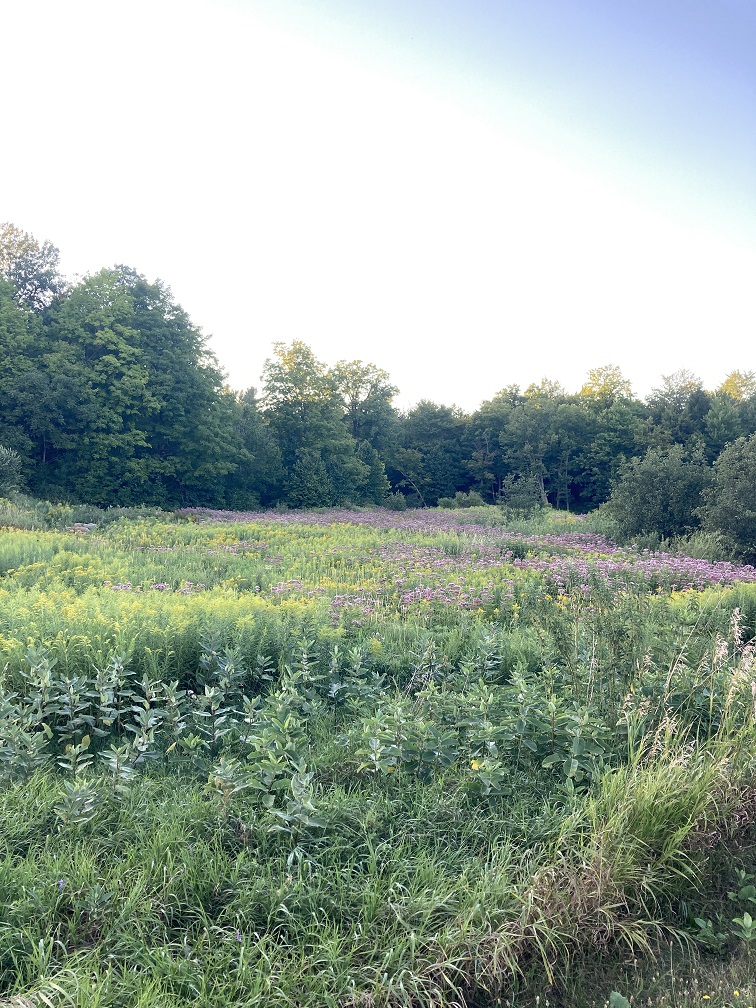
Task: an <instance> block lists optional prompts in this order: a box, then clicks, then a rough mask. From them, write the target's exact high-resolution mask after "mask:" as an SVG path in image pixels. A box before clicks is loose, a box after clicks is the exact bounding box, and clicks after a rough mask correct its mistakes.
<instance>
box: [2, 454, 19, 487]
mask: <svg viewBox="0 0 756 1008" xmlns="http://www.w3.org/2000/svg"><path fill="white" fill-rule="evenodd" d="M20 486H21V456H20V455H19V454H18V452H17V451H14V450H13V449H12V448H5V447H4V446H3V445H0V497H7V496H8V494H11V493H15V492H16V490H18V488H19V487H20Z"/></svg>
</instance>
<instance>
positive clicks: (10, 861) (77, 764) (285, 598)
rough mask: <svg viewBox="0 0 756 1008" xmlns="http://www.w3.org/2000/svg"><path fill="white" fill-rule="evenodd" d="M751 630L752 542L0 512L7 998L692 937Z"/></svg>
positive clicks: (122, 997)
mask: <svg viewBox="0 0 756 1008" xmlns="http://www.w3.org/2000/svg"><path fill="white" fill-rule="evenodd" d="M754 635H756V569H754V568H753V567H738V566H735V565H732V564H726V563H708V562H706V561H702V560H697V559H692V558H685V557H674V556H670V555H668V554H660V553H649V552H642V553H639V552H636V551H633V550H631V549H622V548H619V547H618V546H616V545H615V544H614V543H612V542H611V541H609V540H608V539H607V538H606V537H605V536H603V535H601V534H599V533H597V532H595V531H592V529H591V525H590V522H589V521H580V520H577V519H569V518H568V519H566V520H557V519H556V518H553V519H551V520H550V521H547V522H541V523H532V524H530V525H527V524H523V525H521V526H519V527H507V526H506V525H505V524H504V520H503V517H502V514H501V512H499V511H498V510H497V509H496V508H493V507H491V508H481V509H471V510H468V511H464V512H460V511H456V512H453V511H416V512H413V511H405V512H401V513H392V512H389V511H382V510H378V509H376V510H373V511H327V512H309V513H301V512H300V513H294V512H284V513H281V514H274V513H265V514H230V513H223V512H212V511H200V510H198V511H191V510H188V511H185V512H182V513H181V514H178V515H176V516H165V517H164V518H142V519H136V520H127V519H122V520H120V521H116V522H112V523H110V524H103V525H100V526H97V527H95V528H93V529H91V530H90V531H87V532H86V533H84V534H81V533H75V532H66V531H46V530H35V529H30V530H26V531H24V530H19V529H5V530H2V531H0V669H2V678H1V680H0V687H1V692H0V774H2V778H3V784H2V793H1V794H0V829H1V839H0V844H2V850H3V861H2V865H0V920H1V921H2V922H3V923H2V924H1V925H0V994H2V996H4V997H6V998H8V999H9V1000H8V1001H7V1004H9V1005H10V1004H22V1003H23V1001H21V1000H18V999H19V998H21V997H24V998H26V999H27V1000H28V1002H29V1003H31V1004H44V1003H52V1004H55V1005H58V1004H60V1005H68V1004H71V1005H81V1006H85V1005H86V1006H119V1008H120V1006H124V1008H126V1006H136V1005H144V1006H147V1005H150V1006H154V1005H159V1006H166V1008H178V1006H183V1005H188V1004H191V1005H201V1006H207V1008H210V1006H212V1008H216V1006H217V1008H220V1006H250V1008H251V1006H257V1005H261V1006H262V1005H265V1006H285V1005H286V1006H288V1005H302V1006H305V1005H307V1006H315V1005H333V1006H337V1005H339V1006H364V1008H372V1006H380V1005H406V1006H410V1005H411V1006H427V1008H430V1006H452V1005H459V1006H462V1005H466V1006H470V1008H472V1006H478V1008H484V1006H488V1005H494V1004H498V1003H503V1002H504V1000H506V999H508V998H510V997H511V992H512V990H513V989H514V987H515V985H516V984H517V983H520V984H521V983H522V977H523V976H527V975H528V973H529V971H532V970H534V969H536V968H537V969H540V970H541V971H542V972H543V973H544V975H545V976H546V977H547V979H548V980H553V982H554V983H555V984H557V985H558V984H559V982H560V977H562V976H563V974H564V970H565V967H566V965H567V963H568V961H569V960H570V958H574V957H575V956H578V957H579V956H580V955H582V954H584V953H585V952H586V951H589V952H590V951H592V952H593V953H595V950H596V948H597V947H600V948H607V949H609V950H612V949H614V948H615V947H616V946H617V945H618V944H621V943H626V944H628V946H633V947H635V948H636V949H637V948H641V949H642V948H643V947H644V946H647V945H649V944H651V943H653V941H654V940H656V939H657V938H658V937H659V935H662V936H668V935H670V934H675V933H680V934H686V935H688V936H689V938H690V941H691V942H694V943H698V944H699V945H701V946H702V947H703V946H704V944H705V942H706V940H707V934H705V933H704V932H705V931H706V929H705V928H703V929H702V927H701V926H699V925H698V924H696V923H695V917H696V916H697V911H696V905H695V900H691V898H690V894H691V892H695V891H696V888H697V887H702V886H703V885H704V883H705V880H706V879H707V877H708V876H709V873H710V866H711V864H712V863H713V862H714V860H715V855H716V852H717V851H718V850H719V849H720V848H721V847H722V846H723V845H725V846H726V845H727V843H729V842H730V841H733V840H736V839H737V838H738V837H740V836H743V835H745V834H746V833H747V830H748V828H749V826H750V825H751V822H752V820H753V819H754V818H756V790H755V789H754V754H755V752H756V750H755V749H754V692H753V690H754V687H753V680H754V678H756V676H755V674H754V648H753V643H752V641H753V639H754ZM741 881H742V885H741V886H740V887H739V888H738V890H737V892H736V897H737V898H736V899H735V901H733V908H732V909H733V912H732V913H731V914H730V917H731V918H734V917H735V916H736V912H737V913H739V914H741V915H743V914H746V913H747V910H748V906H749V905H750V904H749V903H748V900H749V899H750V898H751V895H753V897H754V899H753V900H752V902H756V890H754V892H753V894H749V893H748V892H746V894H745V895H742V896H741V890H743V891H745V890H746V889H747V886H748V885H749V883H750V880H749V879H745V878H744V879H742V880H741ZM751 888H753V886H751ZM684 900H687V902H686V903H685V907H686V909H681V907H682V905H683V903H682V901H684ZM741 904H742V905H741ZM741 920H742V922H743V923H742V925H741V928H740V931H738V928H737V927H733V926H732V925H730V930H729V931H727V932H725V933H723V934H722V940H721V941H720V942H719V949H720V951H721V952H728V951H732V950H735V949H737V948H739V947H740V945H741V944H742V943H744V942H745V943H746V944H747V943H748V942H749V941H750V939H747V937H746V931H747V928H746V922H745V917H742V916H741ZM709 923H712V922H711V921H710V922H709ZM712 926H713V925H712ZM710 944H711V943H710ZM707 947H708V946H707ZM749 947H750V946H749ZM539 964H540V965H539ZM608 995H609V991H608V990H607V992H606V996H607V998H608ZM14 997H16V999H17V1000H15V1001H14V1000H13V998H14ZM45 999H47V1000H45ZM498 999H502V1000H501V1001H499V1000H498ZM711 1003H712V1004H715V1003H716V1001H711ZM0 1004H3V1002H1V1001H0Z"/></svg>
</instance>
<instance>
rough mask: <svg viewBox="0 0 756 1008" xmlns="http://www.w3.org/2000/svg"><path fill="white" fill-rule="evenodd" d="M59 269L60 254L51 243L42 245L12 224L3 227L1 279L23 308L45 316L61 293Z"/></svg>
mask: <svg viewBox="0 0 756 1008" xmlns="http://www.w3.org/2000/svg"><path fill="white" fill-rule="evenodd" d="M59 265H60V253H59V252H58V250H57V249H56V248H55V246H54V245H53V244H52V243H51V242H49V241H46V242H42V243H41V244H40V243H39V242H38V241H37V239H36V238H34V236H33V235H30V234H28V233H27V232H26V231H22V230H21V229H20V228H18V227H16V226H15V224H11V223H10V222H9V221H6V222H5V223H4V224H0V276H1V277H2V278H3V279H4V280H6V281H7V282H8V283H10V285H11V287H12V288H13V292H14V296H15V298H16V300H17V302H18V303H19V304H20V305H22V307H24V308H28V309H29V310H30V311H34V312H42V311H44V310H45V308H47V307H48V306H49V305H50V304H51V303H52V302H53V301H54V299H55V298H56V297H57V296H58V295H59V294H61V293H62V291H63V290H64V287H65V282H64V280H63V278H62V277H61V275H60V272H59Z"/></svg>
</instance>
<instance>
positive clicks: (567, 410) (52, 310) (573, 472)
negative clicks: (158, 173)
mask: <svg viewBox="0 0 756 1008" xmlns="http://www.w3.org/2000/svg"><path fill="white" fill-rule="evenodd" d="M57 264H58V252H57V249H55V248H54V247H53V246H52V245H51V244H50V243H49V242H46V243H40V242H38V241H36V239H34V238H33V237H32V236H31V235H28V234H26V233H25V232H23V231H21V230H20V229H18V228H16V227H14V226H13V225H11V224H5V225H1V226H0V444H2V445H4V446H6V447H7V448H9V449H12V450H15V451H16V452H18V454H19V455H20V457H21V466H22V476H23V480H24V482H25V484H26V485H28V486H29V488H30V490H31V491H32V492H33V493H35V494H37V495H39V496H41V497H45V498H48V499H57V500H67V501H77V500H79V501H82V500H85V501H88V502H90V503H94V504H100V505H102V506H112V505H115V504H122V505H125V506H133V505H138V504H145V505H147V506H154V507H163V508H168V507H175V506H180V505H207V506H214V507H233V508H242V509H245V510H250V509H257V508H268V507H274V506H277V505H281V506H293V507H313V506H324V505H340V504H347V503H349V504H355V505H381V504H384V503H385V502H387V501H390V502H391V506H394V507H401V506H402V504H408V505H409V506H413V507H424V506H433V505H435V504H436V503H437V502H438V501H440V500H441V501H449V500H452V501H457V502H458V501H460V500H477V498H469V496H466V495H469V494H471V493H474V494H479V495H480V497H481V498H482V499H483V500H484V501H486V502H487V503H496V502H499V501H501V500H502V499H505V498H507V496H508V495H509V494H511V493H512V492H514V490H515V488H516V489H517V493H519V491H520V490H521V489H522V488H523V487H526V486H527V487H532V486H536V487H537V491H538V498H539V506H545V505H551V506H553V507H556V508H557V509H561V510H571V511H578V512H587V511H589V510H592V509H594V508H596V507H598V506H599V505H600V504H602V503H603V502H605V501H606V500H607V498H608V497H609V494H610V491H611V488H612V486H613V485H615V484H616V485H617V486H619V485H620V483H621V482H622V481H621V480H619V473H620V469H621V468H622V467H623V466H624V465H626V463H627V460H628V459H635V458H640V457H642V456H643V453H644V452H645V451H647V449H648V448H649V447H653V448H655V449H665V450H666V449H673V448H674V446H676V445H677V446H680V445H682V446H684V447H685V448H686V450H687V451H688V452H689V453H691V459H692V457H693V455H694V454H697V455H700V456H701V459H702V460H704V459H705V461H707V462H708V463H710V464H711V463H713V462H714V461H715V459H716V458H717V456H718V455H719V454H720V453H721V452H722V451H723V450H724V449H725V448H726V447H727V445H729V444H732V443H733V442H734V441H736V440H737V439H738V438H739V437H748V436H749V435H751V434H753V433H754V431H756V379H755V378H754V375H753V373H752V372H748V371H742V372H741V371H734V372H732V373H731V374H730V375H729V376H728V377H727V379H726V380H725V382H724V383H723V384H722V386H721V387H720V389H719V390H718V391H717V392H716V393H710V392H707V391H706V390H705V389H704V388H703V386H702V384H701V382H700V381H699V380H698V379H697V378H696V377H695V376H693V375H692V374H690V373H689V372H687V371H678V372H677V373H676V374H673V375H669V376H666V377H665V378H664V381H663V384H662V386H661V387H660V388H659V389H657V390H655V391H654V392H653V393H652V395H651V396H650V397H649V399H648V401H647V402H646V403H643V402H641V401H639V400H637V399H635V398H633V396H632V394H631V390H630V385H629V383H628V382H627V380H626V379H625V378H624V377H623V375H622V373H621V372H620V371H619V369H618V368H616V367H614V366H611V365H608V366H604V367H599V368H595V369H593V370H592V371H590V372H589V374H588V379H587V381H586V382H585V384H584V385H583V387H582V389H581V390H580V393H579V394H577V395H570V394H568V393H567V392H566V391H565V390H564V389H563V388H562V387H561V386H560V385H559V384H558V383H557V382H553V381H549V380H546V379H544V380H543V381H542V382H541V383H540V384H537V385H531V386H530V387H529V388H528V389H527V390H526V391H525V392H524V393H522V392H521V391H520V389H519V388H518V387H516V386H508V387H505V388H504V389H503V390H502V391H501V392H499V393H498V394H497V395H496V396H494V397H493V398H492V399H491V400H490V401H488V402H485V403H483V404H482V405H481V407H480V409H479V410H477V411H476V412H475V413H474V414H473V415H472V416H467V415H465V414H464V413H463V412H462V411H460V410H459V409H457V408H456V407H448V406H444V405H439V404H436V403H432V402H429V401H427V400H423V401H421V402H420V403H419V404H418V405H417V406H416V407H414V408H413V409H411V410H410V411H409V412H408V413H406V414H405V415H403V416H402V415H400V414H399V413H398V412H397V410H396V409H395V407H394V406H393V398H394V396H395V395H396V394H397V389H396V388H395V386H394V385H393V384H392V383H391V380H390V377H389V375H388V374H387V373H386V372H385V371H383V370H382V369H381V368H379V367H377V366H375V365H374V364H369V363H365V362H363V361H360V360H354V361H339V362H338V363H337V364H336V365H335V366H334V367H332V368H330V369H329V368H328V367H327V366H326V365H325V364H324V363H322V362H320V361H319V360H317V359H316V357H315V355H314V353H313V351H312V350H311V348H310V347H309V346H307V345H306V344H305V343H303V342H301V341H295V342H294V343H292V344H291V345H289V346H287V345H284V344H280V343H279V344H276V345H275V347H274V354H273V357H272V358H271V360H269V361H268V362H267V364H266V366H265V371H264V375H263V380H264V388H263V393H262V395H261V397H260V399H258V397H257V394H256V392H255V390H254V389H250V390H248V391H247V392H244V393H238V394H236V393H233V392H231V391H230V390H229V389H227V388H226V387H224V377H223V375H222V374H221V372H220V371H219V369H218V366H217V363H216V362H215V360H214V359H213V357H212V355H211V354H209V353H208V350H207V345H206V342H205V340H204V337H203V336H202V334H201V333H200V331H199V330H198V329H197V328H196V327H195V326H193V325H192V323H191V321H190V320H189V318H188V317H187V315H186V313H185V312H184V311H183V310H182V309H181V308H180V307H179V306H178V305H177V304H176V303H175V302H174V301H173V299H172V297H171V294H170V291H169V290H168V289H167V288H166V287H165V286H164V285H163V284H161V283H160V282H156V283H149V282H148V281H147V280H146V279H145V278H144V277H143V276H140V275H139V274H138V273H137V272H135V271H134V270H133V269H129V268H127V267H125V266H119V267H116V268H115V269H106V270H101V271H100V272H99V273H96V274H95V275H93V276H90V277H87V278H85V279H84V280H83V281H81V282H79V283H77V284H76V285H75V286H66V284H65V283H64V281H63V280H62V278H61V277H60V276H59V275H58V272H57V269H58V266H57ZM656 457H657V456H650V458H649V462H648V465H647V466H646V469H647V470H648V469H649V467H650V464H651V462H653V460H654V459H655V458H656ZM659 458H661V456H659ZM665 459H666V461H665V462H664V464H663V466H662V469H663V470H664V471H665V472H666V473H667V476H663V475H662V474H661V473H660V474H659V478H658V480H657V481H656V483H655V484H654V486H655V494H656V496H657V497H658V496H659V495H661V496H662V497H663V496H664V495H665V494H667V493H668V492H669V493H673V497H672V498H670V499H669V500H668V501H667V502H666V503H664V502H660V503H659V506H658V508H656V506H655V509H653V508H652V509H650V511H649V514H648V516H647V517H646V518H644V520H643V522H642V524H643V525H644V527H645V526H646V525H649V524H650V523H653V522H656V523H657V526H658V527H655V528H654V529H653V530H652V532H653V534H655V535H657V536H665V535H667V534H669V529H670V528H676V529H679V528H685V529H688V530H690V529H692V528H695V526H696V520H695V515H692V510H694V508H695V505H694V504H692V503H691V501H693V500H694V498H695V496H696V494H695V490H694V489H693V488H691V492H690V493H687V491H683V492H682V497H683V498H684V497H686V496H687V497H688V498H689V500H688V502H687V504H683V502H682V500H681V494H680V493H678V492H677V491H674V492H673V491H672V489H671V487H672V484H673V483H677V484H678V485H679V483H680V481H679V480H672V483H670V482H669V479H668V476H669V464H670V460H669V458H667V457H666V456H665ZM623 479H624V477H623ZM665 481H666V482H665ZM618 492H619V491H618ZM397 493H399V494H401V495H402V496H401V498H400V497H397V496H396V494H397ZM392 495H393V496H392ZM459 495H462V496H459ZM617 499H618V498H617V497H616V496H615V505H616V501H617ZM615 505H613V507H614V506H615ZM686 507H687V508H688V512H686V511H685V508H686ZM517 509H518V506H515V511H517ZM623 521H625V519H623ZM625 524H627V522H626V521H625ZM630 525H632V526H633V527H636V526H637V522H630ZM733 542H734V540H733ZM733 548H735V546H733Z"/></svg>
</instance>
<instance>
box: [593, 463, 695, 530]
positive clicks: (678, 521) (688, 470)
mask: <svg viewBox="0 0 756 1008" xmlns="http://www.w3.org/2000/svg"><path fill="white" fill-rule="evenodd" d="M710 481H711V470H710V468H709V466H708V465H707V464H706V460H705V459H704V458H703V457H702V456H701V455H700V454H698V453H695V452H694V453H690V452H688V451H686V449H685V448H684V447H683V446H682V445H679V444H677V445H672V446H671V447H669V448H649V450H648V451H647V452H646V454H645V455H644V456H643V458H635V459H632V460H631V461H629V462H628V463H627V464H626V465H625V466H624V467H623V468H622V470H621V472H620V475H619V478H618V479H617V482H616V483H615V486H614V489H613V490H612V493H611V496H610V498H609V501H608V502H607V504H606V509H607V511H608V512H609V514H610V515H611V517H612V518H613V520H614V522H615V524H616V526H617V529H618V532H619V534H620V535H621V536H623V537H632V536H638V535H649V534H656V535H658V536H660V537H662V538H665V539H666V538H670V537H671V536H680V535H686V534H687V533H689V532H692V531H693V530H694V529H696V528H698V526H699V525H700V519H699V516H698V510H699V508H700V507H701V504H702V503H703V494H704V491H705V490H706V488H707V487H708V486H709V483H710Z"/></svg>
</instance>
